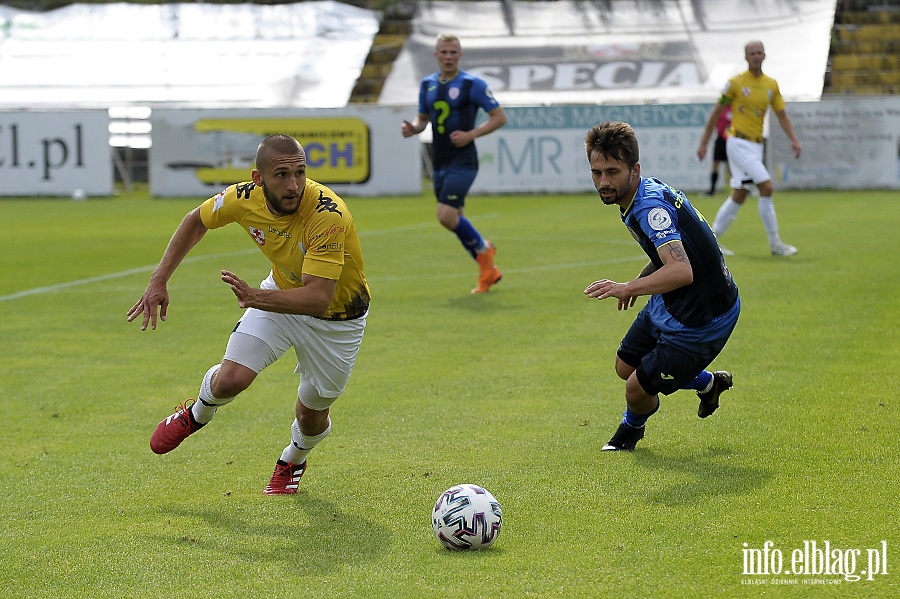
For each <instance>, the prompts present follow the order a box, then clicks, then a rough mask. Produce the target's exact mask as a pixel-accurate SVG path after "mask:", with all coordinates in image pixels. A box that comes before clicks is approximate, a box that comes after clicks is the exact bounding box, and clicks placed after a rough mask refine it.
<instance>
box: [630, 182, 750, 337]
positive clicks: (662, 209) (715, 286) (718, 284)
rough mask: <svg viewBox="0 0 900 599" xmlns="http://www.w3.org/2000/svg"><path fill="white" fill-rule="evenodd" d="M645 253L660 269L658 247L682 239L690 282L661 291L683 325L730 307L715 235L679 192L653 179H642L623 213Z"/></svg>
mask: <svg viewBox="0 0 900 599" xmlns="http://www.w3.org/2000/svg"><path fill="white" fill-rule="evenodd" d="M622 222H624V223H625V226H626V227H628V230H629V231H631V234H632V236H633V237H634V238H635V239H636V240H637V242H638V243H639V244H640V246H641V248H642V249H643V250H644V253H646V254H647V256H648V257H649V258H650V261H651V262H652V263H653V264H654V265H655V266H656V267H657V268H662V266H663V261H662V260H661V259H660V257H659V248H660V247H662V246H663V245H665V244H667V243H671V242H672V241H676V240H680V241H681V243H682V245H683V246H684V250H685V252H686V253H687V257H688V259H689V260H690V262H691V269H692V270H693V273H694V281H693V282H692V283H691V284H690V285H686V286H684V287H680V288H678V289H675V290H673V291H669V292H667V293H663V294H661V295H662V298H663V301H664V303H665V307H666V311H668V313H669V314H671V315H672V316H673V317H674V318H675V319H677V320H678V322H680V323H681V324H683V325H684V326H687V327H701V326H704V325H706V324H708V323H709V322H710V321H711V320H713V319H714V318H716V317H717V316H721V315H722V314H724V313H725V312H727V311H728V310H729V309H730V308H731V307H733V306H734V302H735V301H736V300H737V297H738V289H737V285H735V283H734V280H733V279H732V276H731V273H730V272H729V271H728V267H727V266H726V265H725V259H724V258H723V257H722V253H721V251H720V250H719V245H718V243H717V242H716V236H715V234H714V233H713V232H712V229H711V228H710V227H709V224H708V223H707V222H706V219H705V218H703V215H702V214H700V212H698V211H697V210H696V209H695V208H694V207H693V206H692V205H691V203H690V202H689V201H688V199H687V197H686V196H685V195H684V193H683V192H681V191H679V190H677V189H675V188H673V187H671V186H669V185H666V184H665V183H663V182H662V181H660V180H658V179H653V178H641V183H640V186H639V187H638V191H637V193H636V194H635V196H634V200H632V203H631V205H630V206H629V207H628V209H627V210H625V212H624V213H623V214H622Z"/></svg>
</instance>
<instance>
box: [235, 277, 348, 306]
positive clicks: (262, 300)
mask: <svg viewBox="0 0 900 599" xmlns="http://www.w3.org/2000/svg"><path fill="white" fill-rule="evenodd" d="M302 280H303V287H296V288H294V289H277V290H276V289H257V288H255V287H251V286H250V285H248V284H247V282H246V281H244V280H243V279H241V278H240V277H238V276H237V275H236V274H234V273H233V272H230V271H227V270H223V271H222V281H223V282H224V283H225V284H227V285H229V286H230V287H231V291H232V292H233V293H234V296H235V297H236V298H237V300H238V306H240V307H241V308H256V309H258V310H265V311H266V312H280V313H282V314H306V315H309V316H321V315H323V314H325V312H326V311H327V310H328V307H329V306H330V305H331V302H332V300H334V293H335V290H336V289H337V281H334V280H332V279H325V278H322V277H316V276H313V275H310V274H305V273H304V274H303V275H302Z"/></svg>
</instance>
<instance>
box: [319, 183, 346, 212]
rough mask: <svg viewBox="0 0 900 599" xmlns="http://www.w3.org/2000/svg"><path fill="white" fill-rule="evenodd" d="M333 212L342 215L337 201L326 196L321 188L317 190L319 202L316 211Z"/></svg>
mask: <svg viewBox="0 0 900 599" xmlns="http://www.w3.org/2000/svg"><path fill="white" fill-rule="evenodd" d="M326 210H327V211H328V212H334V213H335V214H340V215H341V216H343V214H342V213H341V211H340V210H338V205H337V202H335V201H334V200H333V199H331V198H329V197H328V196H326V195H325V194H324V193H322V190H321V189H320V190H319V203H318V204H317V205H316V212H325V211H326Z"/></svg>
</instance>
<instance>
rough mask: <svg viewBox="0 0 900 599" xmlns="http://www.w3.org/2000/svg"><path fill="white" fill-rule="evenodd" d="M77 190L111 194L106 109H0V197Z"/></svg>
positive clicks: (90, 193)
mask: <svg viewBox="0 0 900 599" xmlns="http://www.w3.org/2000/svg"><path fill="white" fill-rule="evenodd" d="M77 190H81V192H83V194H86V195H98V196H109V195H112V192H113V167H112V158H111V156H110V147H109V115H108V114H107V111H106V110H93V111H77V112H24V111H23V112H0V196H60V195H65V196H68V195H72V194H74V193H75V192H76V191H77ZM75 197H78V194H76V196H75Z"/></svg>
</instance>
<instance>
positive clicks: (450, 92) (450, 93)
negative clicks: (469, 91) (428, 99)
mask: <svg viewBox="0 0 900 599" xmlns="http://www.w3.org/2000/svg"><path fill="white" fill-rule="evenodd" d="M447 95H448V96H450V99H451V100H455V99H457V98H458V97H459V88H458V87H451V88H450V89H449V90H447Z"/></svg>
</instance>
